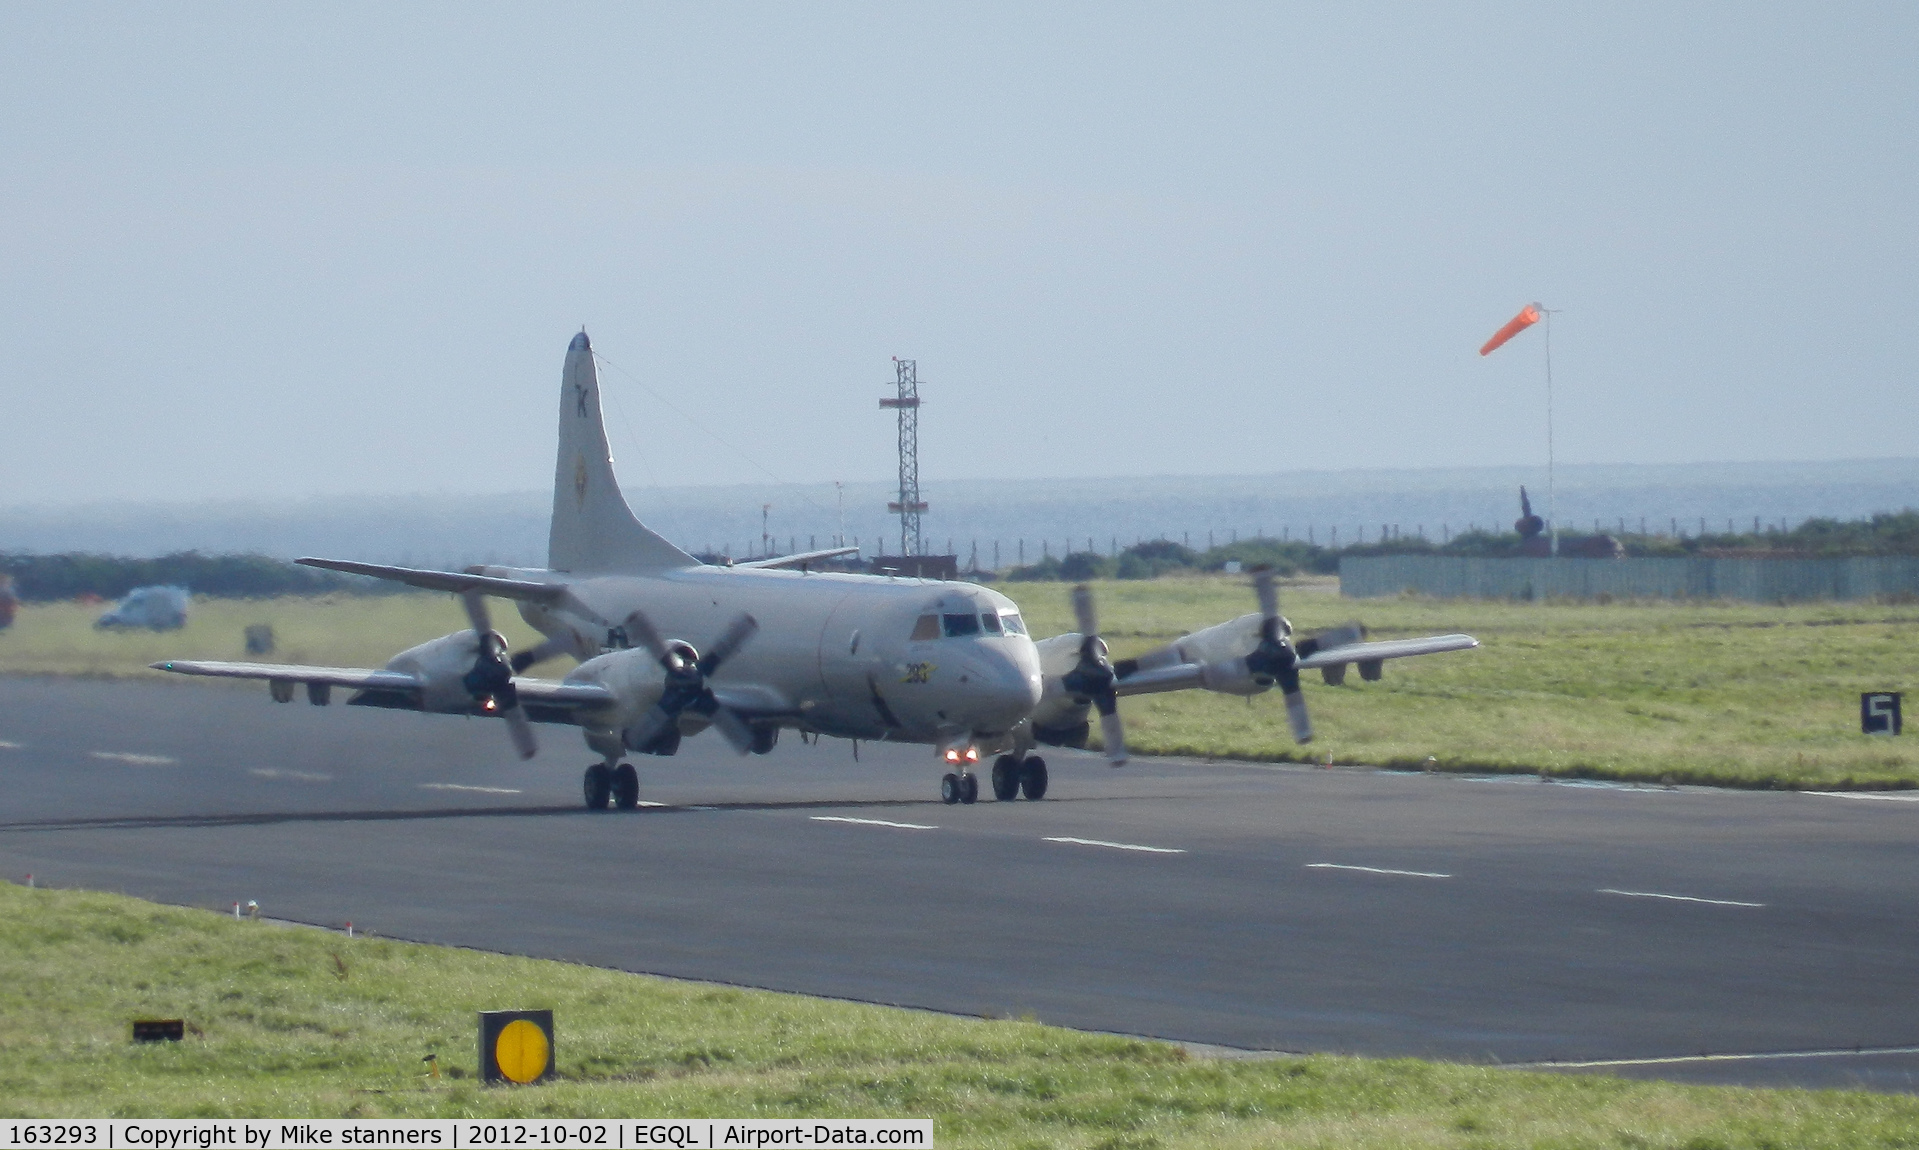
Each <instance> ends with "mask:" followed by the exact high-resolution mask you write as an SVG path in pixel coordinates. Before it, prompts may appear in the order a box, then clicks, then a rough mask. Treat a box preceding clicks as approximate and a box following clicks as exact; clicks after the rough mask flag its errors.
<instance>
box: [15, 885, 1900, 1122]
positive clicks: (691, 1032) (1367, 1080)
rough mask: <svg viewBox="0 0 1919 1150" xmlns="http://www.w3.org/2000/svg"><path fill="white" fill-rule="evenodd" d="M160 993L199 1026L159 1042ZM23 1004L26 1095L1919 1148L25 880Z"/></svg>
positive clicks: (1568, 1085) (1701, 1098) (1683, 1109)
mask: <svg viewBox="0 0 1919 1150" xmlns="http://www.w3.org/2000/svg"><path fill="white" fill-rule="evenodd" d="M520 1007H551V1008H552V1009H553V1010H554V1012H555V1020H556V1030H557V1032H558V1036H559V1037H558V1078H557V1080H556V1081H554V1082H552V1083H550V1084H547V1085H543V1086H538V1087H522V1088H483V1087H481V1086H479V1085H478V1084H477V1083H475V1081H474V1079H473V1075H474V1072H475V1065H476V1056H475V1053H474V1032H475V1026H476V1020H475V1012H477V1011H479V1010H482V1009H502V1008H520ZM136 1017H176V1018H184V1019H186V1020H187V1021H188V1023H189V1024H190V1028H189V1034H188V1037H187V1038H186V1040H185V1041H183V1042H180V1043H177V1044H175V1043H160V1044H154V1045H145V1044H142V1045H135V1044H133V1043H132V1042H130V1041H129V1038H128V1023H129V1021H130V1020H131V1019H133V1018H136ZM0 1020H3V1021H4V1026H0V1055H3V1056H4V1061H5V1065H6V1067H7V1074H6V1075H5V1076H4V1078H0V1111H4V1112H5V1113H6V1114H9V1115H13V1116H22V1117H29V1116H30V1117H65V1116H76V1117H160V1116H171V1117H201V1116H235V1117H315V1116H319V1117H328V1116H330V1117H382V1116H385V1117H443V1116H467V1115H473V1116H500V1117H511V1116H521V1117H533V1116H581V1117H593V1116H605V1117H645V1116H664V1117H809V1116H819V1117H827V1116H837V1117H914V1118H928V1117H930V1118H932V1119H934V1120H935V1130H936V1140H937V1142H938V1144H940V1145H942V1146H969V1147H970V1146H981V1147H1009V1148H1027V1147H1075V1148H1077V1147H1084V1148H1087V1150H1122V1148H1127V1150H1149V1148H1160V1147H1165V1148H1176V1147H1188V1146H1191V1147H1200V1146H1204V1147H1222V1148H1231V1147H1242V1146H1245V1147H1252V1146H1301V1147H1329V1148H1330V1147H1490V1146H1498V1147H1531V1146H1542V1147H1543V1146H1552V1147H1595V1148H1597V1147H1613V1148H1616V1147H1675V1148H1678V1147H1783V1146H1794V1147H1810V1148H1820V1147H1866V1146H1871V1147H1894V1146H1907V1147H1910V1146H1919V1099H1913V1098H1906V1097H1888V1096H1880V1095H1870V1094H1862V1093H1848V1092H1817V1093H1815V1092H1806V1091H1773V1090H1745V1089H1736V1088H1728V1087H1689V1086H1678V1085H1673V1084H1668V1083H1648V1082H1632V1081H1626V1080H1621V1079H1612V1078H1603V1077H1586V1076H1577V1077H1574V1076H1557V1075H1549V1074H1538V1073H1524V1072H1517V1071H1502V1070H1498V1069H1492V1068H1486V1067H1472V1066H1459V1065H1450V1064H1444V1063H1431V1062H1419V1061H1412V1060H1403V1059H1399V1060H1370V1059H1359V1058H1345V1057H1331V1056H1312V1057H1302V1058H1285V1059H1277V1060H1260V1061H1222V1060H1211V1059H1203V1058H1194V1057H1189V1056H1188V1055H1187V1054H1186V1052H1185V1051H1184V1050H1182V1049H1180V1048H1179V1047H1176V1046H1171V1045H1167V1044H1162V1043H1156V1042H1147V1041H1137V1040H1131V1039H1124V1038H1114V1037H1107V1036H1100V1035H1088V1034H1083V1033H1079V1032H1075V1031H1067V1030H1059V1029H1055V1028H1051V1027H1046V1026H1043V1025H1040V1024H1038V1023H1036V1022H1032V1021H1027V1020H977V1019H963V1018H953V1017H948V1016H944V1015H936V1014H928V1013H924V1012H915V1011H904V1010H897V1009H892V1008H887V1007H879V1006H866V1005H859V1004H852V1003H843V1002H831V1001H823V1000H817V999H808V998H802V997H799V996H794V995H783V994H774V993H770V992H762V991H751V990H741V989H734V988H729V987H719V986H712V985H702V984H694V983H683V982H670V981H666V980H662V979H655V978H648V977H644V976H637V975H628V974H621V973H618V972H614V971H606V970H598V969H593V968H588V967H579V966H570V965H566V964H562V963H557V962H547V961H540V960H534V959H524V958H515V957H510V956H503V955H491V954H481V953H476V952H472V951H462V950H455V949H449V948H438V947H429V946H421V945H414V944H407V943H399V942H392V941H387V940H377V939H355V940H347V939H345V938H342V937H340V936H338V935H335V934H331V933H327V932H322V931H317V930H307V929H300V928H295V927H287V926H279V925H275V924H269V923H251V922H238V921H235V920H233V919H231V918H228V917H226V916H224V915H222V914H219V913H215V912H210V911H198V910H191V909H180V908H170V907H161V906H156V905H153V904H151V903H145V902H140V901H137V900H134V899H130V898H125V897H122V896H117V895H107V894H96V893H84V892H73V891H49V890H27V889H25V888H21V887H15V886H6V885H0ZM429 1051H432V1052H435V1053H437V1054H438V1055H439V1059H440V1065H441V1067H442V1069H443V1073H444V1074H445V1077H443V1078H441V1079H439V1080H437V1081H435V1080H432V1079H429V1078H428V1077H427V1075H426V1073H425V1067H424V1065H423V1063H422V1061H421V1060H422V1058H423V1056H424V1055H425V1054H427V1053H428V1052H429Z"/></svg>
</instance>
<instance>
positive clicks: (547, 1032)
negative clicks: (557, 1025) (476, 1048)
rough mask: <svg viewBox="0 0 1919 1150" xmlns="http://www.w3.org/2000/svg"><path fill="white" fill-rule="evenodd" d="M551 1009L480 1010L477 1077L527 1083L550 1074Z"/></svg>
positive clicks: (543, 1079) (518, 1084)
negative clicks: (478, 1074) (478, 1070)
mask: <svg viewBox="0 0 1919 1150" xmlns="http://www.w3.org/2000/svg"><path fill="white" fill-rule="evenodd" d="M553 1054H554V1044H553V1012H552V1011H551V1010H482V1011H481V1012H480V1080H481V1081H482V1082H486V1083H489V1084H490V1083H495V1082H511V1083H513V1084H514V1085H516V1086H531V1085H533V1084H534V1083H536V1082H544V1081H546V1079H547V1077H548V1076H549V1075H551V1074H552V1073H553Z"/></svg>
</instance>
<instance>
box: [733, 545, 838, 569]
mask: <svg viewBox="0 0 1919 1150" xmlns="http://www.w3.org/2000/svg"><path fill="white" fill-rule="evenodd" d="M859 553H860V549H859V548H857V547H828V548H827V549H826V550H824V551H802V552H800V553H799V554H798V555H776V556H774V557H773V558H771V559H754V560H750V561H748V562H745V563H735V564H733V566H735V567H759V568H762V569H766V568H773V567H804V566H806V565H807V564H808V563H818V562H820V561H821V560H823V559H837V558H839V557H840V556H842V555H858V554H859Z"/></svg>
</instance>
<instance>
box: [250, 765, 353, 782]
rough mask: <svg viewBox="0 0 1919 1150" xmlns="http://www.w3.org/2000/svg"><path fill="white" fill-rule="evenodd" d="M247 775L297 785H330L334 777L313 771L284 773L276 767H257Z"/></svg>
mask: <svg viewBox="0 0 1919 1150" xmlns="http://www.w3.org/2000/svg"><path fill="white" fill-rule="evenodd" d="M247 774H249V775H254V776H256V777H258V778H262V779H292V780H293V781H294V782H296V783H330V782H332V781H333V776H332V775H322V774H318V773H316V772H313V771H282V770H279V769H277V768H274V767H255V768H253V769H252V770H250V771H248V772H247Z"/></svg>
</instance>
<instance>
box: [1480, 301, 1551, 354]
mask: <svg viewBox="0 0 1919 1150" xmlns="http://www.w3.org/2000/svg"><path fill="white" fill-rule="evenodd" d="M1538 322H1539V305H1538V304H1536V303H1529V304H1527V305H1526V306H1525V307H1523V308H1520V309H1519V314H1518V315H1516V316H1514V317H1513V318H1512V319H1510V320H1507V321H1506V326H1505V327H1502V328H1500V329H1499V330H1498V331H1496V332H1494V333H1493V337H1492V338H1491V339H1489V340H1487V341H1486V346H1485V347H1482V348H1480V349H1479V354H1481V355H1491V354H1492V353H1493V352H1494V351H1495V350H1497V349H1498V347H1499V345H1500V344H1502V343H1505V342H1506V341H1507V340H1509V339H1511V338H1512V337H1514V336H1516V335H1518V334H1519V333H1520V332H1522V331H1525V330H1526V329H1527V328H1529V327H1531V326H1532V325H1534V324H1536V323H1538Z"/></svg>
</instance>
